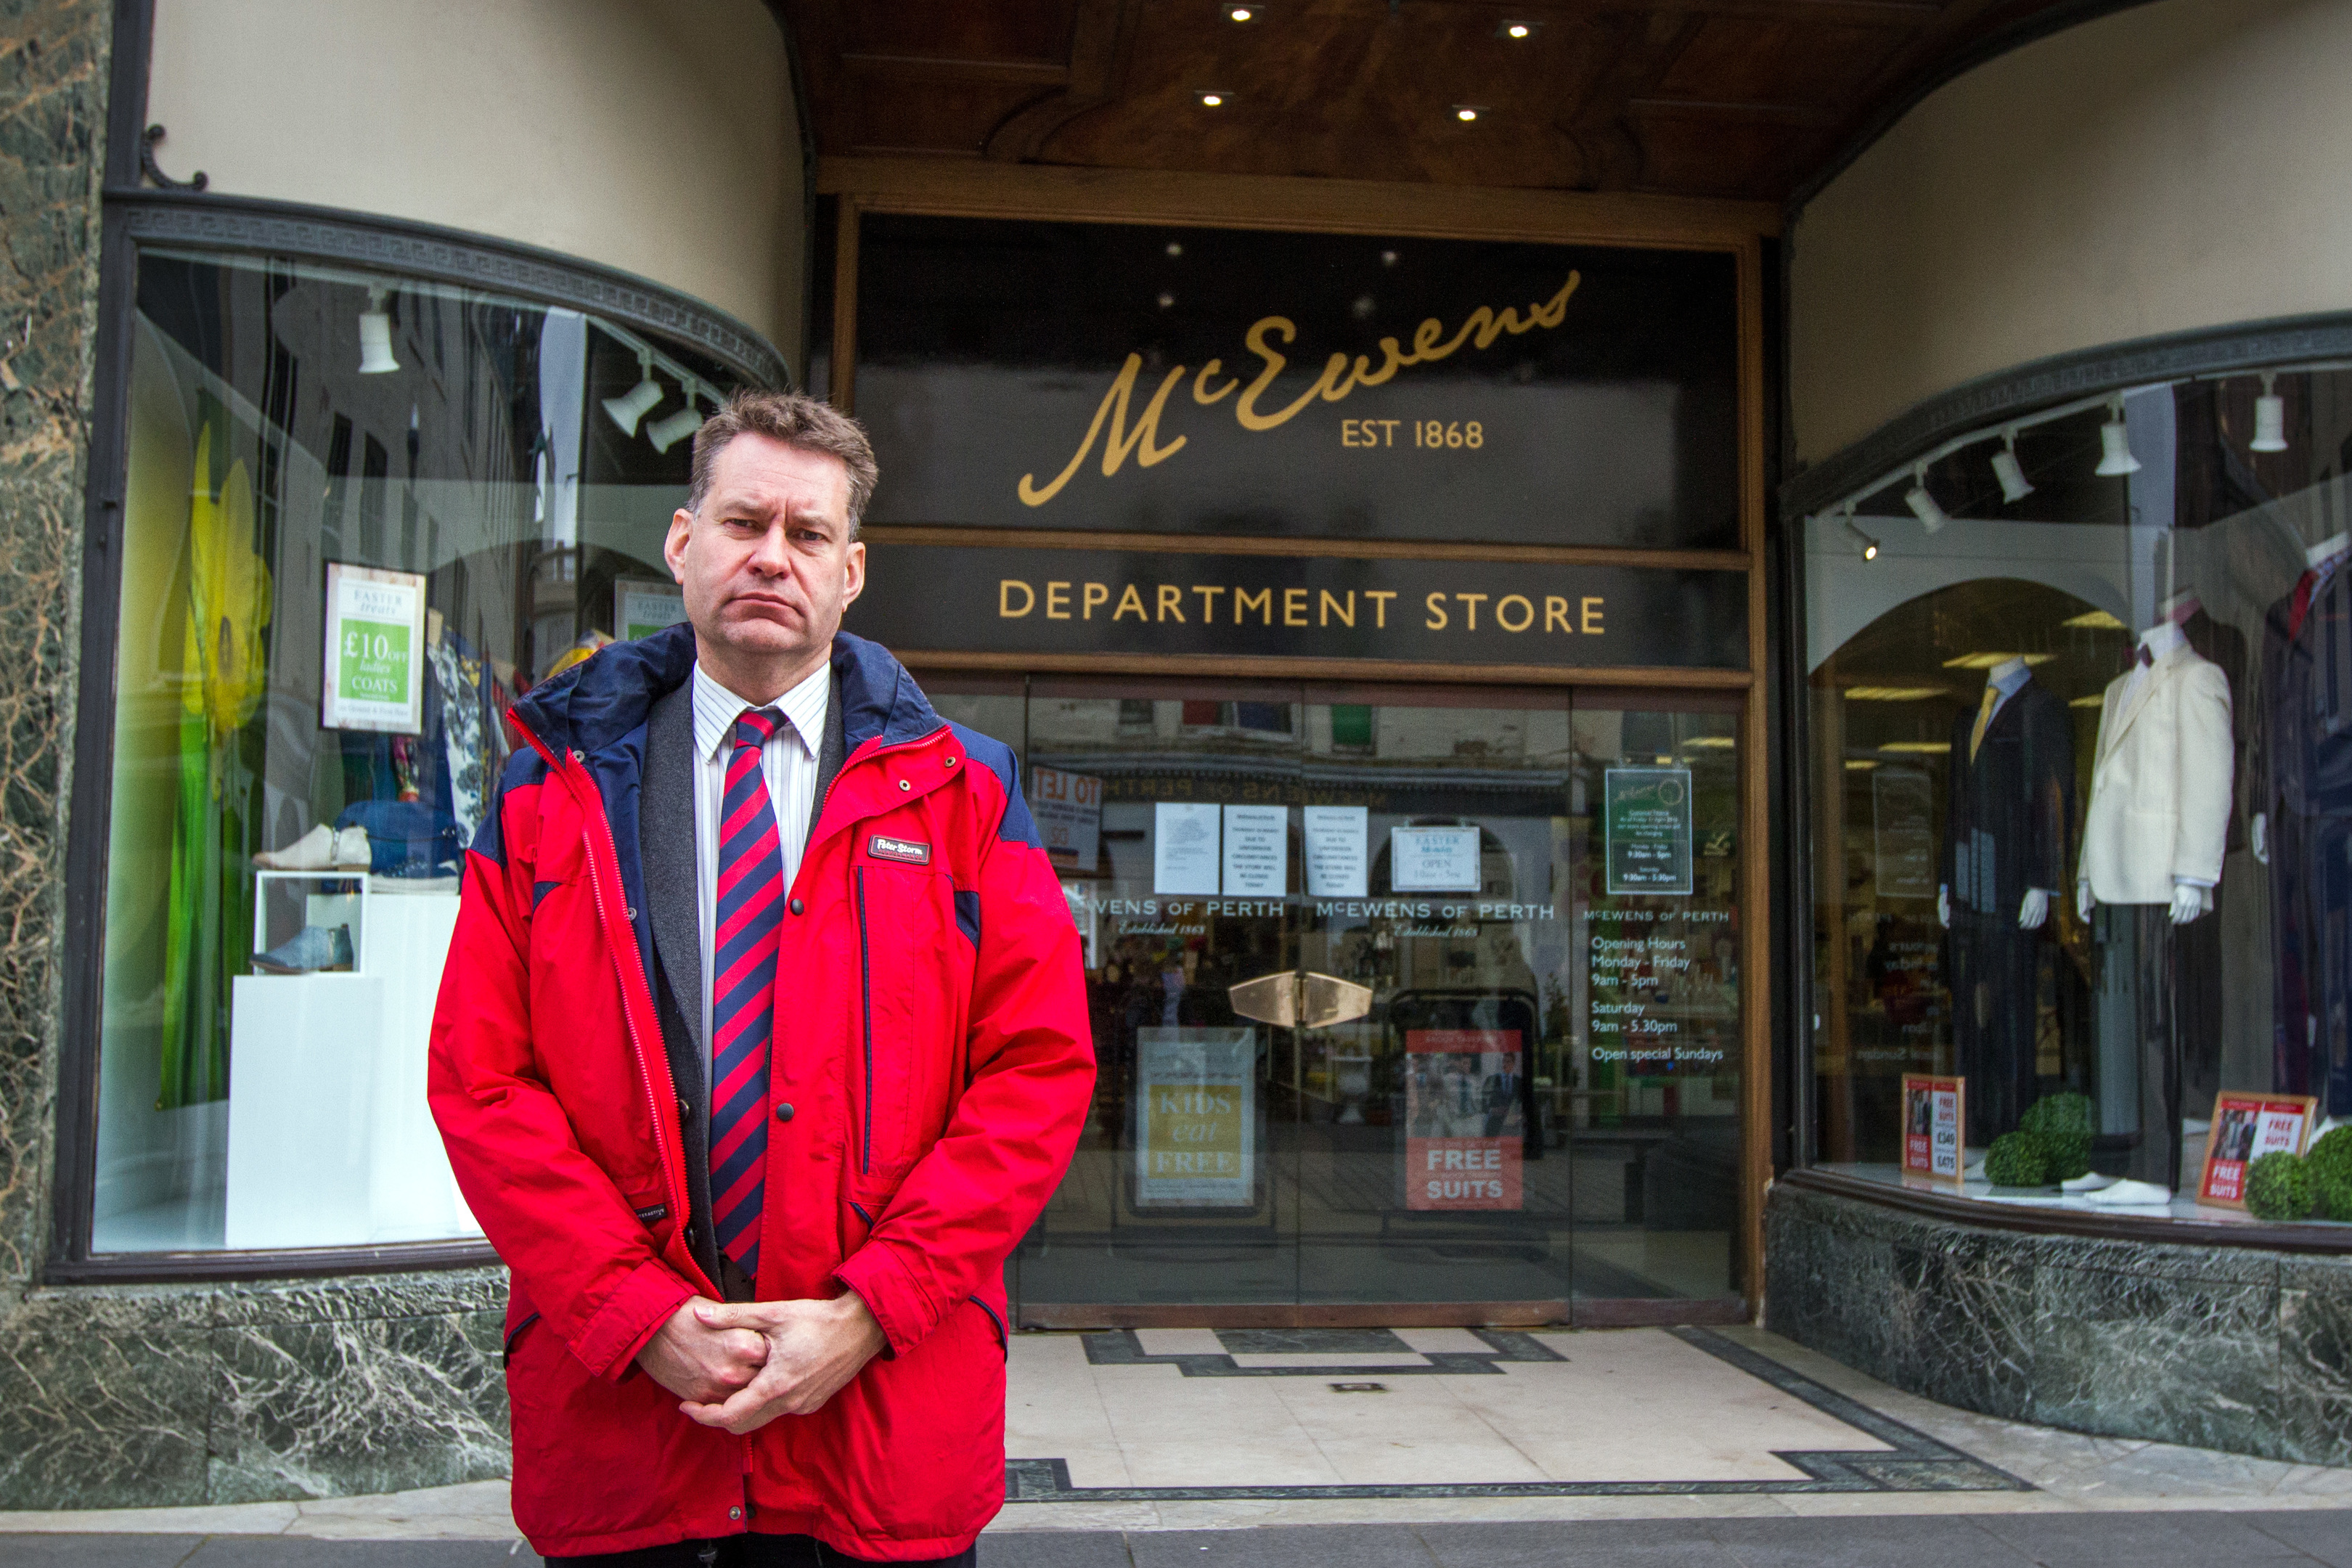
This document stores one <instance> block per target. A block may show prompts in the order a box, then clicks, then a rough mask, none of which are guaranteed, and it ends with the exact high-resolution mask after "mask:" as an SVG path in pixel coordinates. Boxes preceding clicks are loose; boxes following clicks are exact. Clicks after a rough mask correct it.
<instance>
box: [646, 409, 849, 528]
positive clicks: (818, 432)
mask: <svg viewBox="0 0 2352 1568" xmlns="http://www.w3.org/2000/svg"><path fill="white" fill-rule="evenodd" d="M745 434H750V435H754V436H765V437H768V438H769V439H770V440H772V441H781V442H782V443H783V444H784V445H785V446H787V447H799V448H800V449H801V450H802V451H803V452H821V453H823V454H824V456H826V457H828V458H837V459H838V460H839V461H840V463H841V466H842V467H843V468H846V469H848V470H849V537H850V538H852V539H855V538H856V537H857V525H858V523H859V521H861V520H862V519H864V517H865V516H866V502H867V501H869V500H873V499H874V484H875V481H876V480H877V479H880V478H881V474H882V470H881V468H879V466H877V464H876V463H875V461H874V444H873V443H872V442H871V441H868V440H867V439H866V426H863V425H860V424H859V423H858V422H857V421H856V420H855V419H852V418H851V417H850V416H848V415H846V414H844V413H842V412H841V410H839V409H837V408H835V406H834V405H832V404H830V403H826V402H824V401H822V400H820V399H817V398H814V397H811V396H809V395H807V394H806V393H803V392H768V391H763V390H761V389H760V388H758V387H742V388H740V389H738V390H737V391H736V392H735V394H734V395H732V396H730V397H729V398H728V399H727V404H726V406H725V407H723V408H721V409H719V412H718V413H716V414H714V415H712V416H710V417H709V418H708V419H706V420H704V421H703V422H702V428H701V429H699V430H698V431H696V432H695V433H694V477H693V479H691V480H689V481H688V485H687V490H686V510H688V511H690V512H693V513H695V514H697V515H700V513H701V511H702V503H703V501H704V500H706V499H708V498H709V494H710V475H711V470H712V469H714V468H717V467H718V466H719V453H720V452H722V451H724V450H726V447H727V443H728V442H730V441H732V440H733V439H735V437H738V436H741V435H745Z"/></svg>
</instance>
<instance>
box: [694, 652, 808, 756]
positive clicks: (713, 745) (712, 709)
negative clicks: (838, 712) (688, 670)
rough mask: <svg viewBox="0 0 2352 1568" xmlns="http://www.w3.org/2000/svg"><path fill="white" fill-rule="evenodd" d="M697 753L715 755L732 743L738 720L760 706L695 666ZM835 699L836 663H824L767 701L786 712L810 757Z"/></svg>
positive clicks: (791, 726)
mask: <svg viewBox="0 0 2352 1568" xmlns="http://www.w3.org/2000/svg"><path fill="white" fill-rule="evenodd" d="M693 681H694V752H695V755H697V756H698V757H715V756H717V755H719V748H720V747H721V746H723V745H726V744H728V743H730V742H731V741H732V739H733V737H734V733H735V721H736V720H737V719H738V718H740V716H741V715H742V713H743V712H744V710H747V709H751V708H757V707H760V706H761V704H759V703H757V702H751V701H746V700H744V699H742V698H740V697H738V696H737V695H736V694H735V693H733V692H732V691H730V690H728V689H727V688H725V687H724V686H721V685H719V682H718V681H717V680H715V679H712V678H711V677H709V676H708V675H706V674H704V673H703V670H702V666H701V665H700V664H699V663H697V664H696V665H695V667H694V678H693ZM832 699H833V666H832V665H831V664H830V663H826V664H821V665H819V666H817V667H816V668H815V669H814V671H812V672H811V673H810V674H809V676H808V678H807V679H804V680H803V681H802V682H801V683H800V684H799V685H798V686H795V687H793V689H791V690H790V691H787V692H785V693H784V694H783V695H782V697H779V698H778V699H776V700H775V701H773V702H772V703H769V704H767V706H769V707H772V708H777V709H781V710H782V711H783V715H784V720H785V723H786V726H787V728H788V729H789V731H790V732H791V733H792V736H793V739H795V740H797V741H798V742H800V743H801V749H802V750H803V751H804V752H807V753H808V754H809V755H810V756H811V757H814V756H815V755H816V748H817V742H816V740H815V739H814V737H816V736H819V735H822V734H824V710H825V708H826V705H827V704H828V703H830V702H831V700H832Z"/></svg>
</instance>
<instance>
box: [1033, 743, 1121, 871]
mask: <svg viewBox="0 0 2352 1568" xmlns="http://www.w3.org/2000/svg"><path fill="white" fill-rule="evenodd" d="M1026 793H1027V795H1028V798H1029V816H1030V818H1031V820H1033V821H1034V822H1035V823H1036V824H1037V837H1039V838H1041V839H1043V840H1044V841H1045V856H1046V858H1048V859H1050V860H1052V861H1053V862H1054V864H1055V867H1056V868H1060V869H1064V870H1071V871H1092V870H1094V869H1096V868H1097V867H1098V866H1099V865H1100V864H1101V861H1102V780H1100V779H1098V778H1097V777H1095V776H1094V775H1093V774H1092V773H1064V772H1062V770H1061V769H1059V768H1045V767H1036V768H1031V769H1030V770H1029V788H1028V790H1027V792H1026Z"/></svg>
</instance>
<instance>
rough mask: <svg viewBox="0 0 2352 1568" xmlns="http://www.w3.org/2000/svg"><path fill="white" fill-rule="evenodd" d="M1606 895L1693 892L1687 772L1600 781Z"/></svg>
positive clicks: (1622, 772)
mask: <svg viewBox="0 0 2352 1568" xmlns="http://www.w3.org/2000/svg"><path fill="white" fill-rule="evenodd" d="M1601 782H1602V793H1603V806H1602V813H1601V823H1602V831H1603V833H1604V835H1605V837H1606V838H1607V841H1608V848H1607V858H1608V871H1609V891H1610V892H1612V893H1664V894H1673V895H1684V896H1687V895H1688V894H1689V892H1690V890H1691V776H1690V770H1689V769H1688V768H1611V769H1609V770H1607V772H1606V773H1604V774H1603V775H1602V781H1601Z"/></svg>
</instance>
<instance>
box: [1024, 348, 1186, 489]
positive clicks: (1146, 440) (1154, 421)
mask: <svg viewBox="0 0 2352 1568" xmlns="http://www.w3.org/2000/svg"><path fill="white" fill-rule="evenodd" d="M1142 369H1143V356H1142V355H1141V354H1129V355H1128V356H1127V363H1126V364H1124V365H1122V366H1120V367H1119V372H1118V380H1116V381H1114V382H1112V383H1111V384H1110V390H1109V391H1108V392H1107V393H1105V394H1103V400H1102V402H1101V403H1100V404H1098V405H1096V408H1095V417H1094V422H1093V423H1092V424H1090V425H1088V426H1087V438H1086V439H1085V440H1083V441H1081V442H1079V443H1078V449H1077V450H1076V452H1074V453H1072V454H1071V456H1070V460H1069V461H1068V462H1067V463H1066V464H1064V465H1063V468H1062V471H1061V472H1060V473H1058V474H1056V475H1055V476H1054V482H1053V483H1052V484H1050V485H1047V486H1045V488H1044V489H1038V488H1037V476H1036V475H1034V474H1024V475H1022V476H1021V483H1020V485H1019V486H1018V487H1017V489H1018V493H1019V495H1020V497H1021V504H1022V505H1024V506H1044V505H1045V503H1046V502H1047V501H1049V500H1053V499H1054V498H1055V496H1057V495H1060V494H1061V493H1062V487H1063V486H1064V485H1066V484H1068V483H1069V482H1070V476H1071V475H1073V474H1075V473H1076V472H1077V471H1078V465H1079V464H1080V463H1083V462H1085V461H1086V460H1087V453H1088V452H1091V451H1093V450H1094V448H1095V437H1097V436H1099V435H1101V434H1102V427H1103V421H1104V419H1106V418H1108V419H1109V421H1110V444H1109V445H1108V446H1107V447H1104V448H1103V459H1102V471H1103V478H1105V479H1109V478H1110V477H1111V476H1112V475H1113V474H1116V473H1118V469H1119V465H1120V464H1122V463H1124V462H1126V461H1127V456H1128V454H1129V452H1134V451H1135V450H1136V448H1137V447H1142V451H1141V452H1139V453H1138V454H1137V457H1136V459H1135V460H1136V464H1137V466H1138V467H1139V468H1150V467H1151V466H1152V465H1153V464H1155V463H1160V462H1165V461H1166V460H1167V459H1169V458H1172V457H1174V456H1175V455H1176V454H1177V453H1179V452H1181V451H1182V450H1183V449H1184V437H1181V436H1179V437H1176V439H1174V440H1173V441H1171V442H1169V443H1168V444H1167V445H1166V446H1164V447H1163V446H1161V445H1160V439H1159V437H1160V413H1161V411H1162V410H1164V409H1165V408H1166V407H1167V406H1168V395H1169V394H1170V393H1171V392H1173V391H1175V390H1176V384H1177V383H1178V382H1179V381H1181V380H1182V379H1183V378H1184V367H1183V366H1182V365H1181V364H1180V365H1178V366H1177V367H1176V368H1175V369H1174V370H1171V371H1170V372H1169V373H1168V375H1167V379H1165V380H1163V381H1162V382H1160V390H1159V391H1158V392H1155V393H1153V394H1152V395H1151V401H1150V403H1147V404H1145V405H1143V417H1142V418H1141V419H1139V420H1138V421H1137V422H1136V426H1135V428H1134V429H1133V430H1129V428H1128V427H1127V405H1128V399H1129V397H1130V396H1131V395H1133V394H1134V392H1135V378H1136V375H1137V373H1139V371H1141V370H1142Z"/></svg>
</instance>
